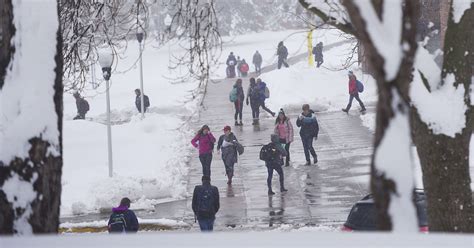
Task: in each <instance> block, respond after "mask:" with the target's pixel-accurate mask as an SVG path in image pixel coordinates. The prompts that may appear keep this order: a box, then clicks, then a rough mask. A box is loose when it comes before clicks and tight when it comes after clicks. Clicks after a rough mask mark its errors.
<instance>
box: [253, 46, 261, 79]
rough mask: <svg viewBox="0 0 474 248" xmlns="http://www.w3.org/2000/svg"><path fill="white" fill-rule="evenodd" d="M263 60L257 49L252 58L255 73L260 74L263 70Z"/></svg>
mask: <svg viewBox="0 0 474 248" xmlns="http://www.w3.org/2000/svg"><path fill="white" fill-rule="evenodd" d="M262 62H263V58H262V55H261V54H260V53H259V52H258V51H256V52H255V54H254V55H253V59H252V63H253V64H254V65H255V73H258V74H260V73H261V72H262Z"/></svg>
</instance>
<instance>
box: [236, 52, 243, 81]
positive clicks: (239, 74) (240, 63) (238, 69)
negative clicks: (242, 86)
mask: <svg viewBox="0 0 474 248" xmlns="http://www.w3.org/2000/svg"><path fill="white" fill-rule="evenodd" d="M241 65H242V60H241V59H240V56H237V75H238V77H242V71H240V66H241Z"/></svg>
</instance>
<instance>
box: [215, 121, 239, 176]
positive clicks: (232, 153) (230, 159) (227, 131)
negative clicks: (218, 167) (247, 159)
mask: <svg viewBox="0 0 474 248" xmlns="http://www.w3.org/2000/svg"><path fill="white" fill-rule="evenodd" d="M237 142H238V140H237V137H235V135H234V133H232V131H231V128H230V127H229V126H225V127H224V134H223V135H221V137H219V141H218V142H217V152H221V151H222V161H223V162H224V166H225V172H226V175H227V179H228V181H227V184H228V185H231V184H232V177H233V176H234V164H235V163H237V159H238V155H237V147H236V146H237Z"/></svg>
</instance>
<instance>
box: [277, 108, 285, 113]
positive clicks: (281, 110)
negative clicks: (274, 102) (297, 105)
mask: <svg viewBox="0 0 474 248" xmlns="http://www.w3.org/2000/svg"><path fill="white" fill-rule="evenodd" d="M278 114H284V115H286V114H285V111H284V110H283V109H282V108H281V109H280V112H278Z"/></svg>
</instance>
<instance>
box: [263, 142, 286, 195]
mask: <svg viewBox="0 0 474 248" xmlns="http://www.w3.org/2000/svg"><path fill="white" fill-rule="evenodd" d="M286 155H287V154H286V151H285V149H283V147H282V145H281V144H280V138H279V137H278V135H276V134H272V135H271V142H270V143H269V144H267V145H264V146H263V147H262V149H261V150H260V159H261V160H263V161H265V166H266V167H267V172H268V177H267V186H268V195H274V194H275V192H273V190H272V179H273V171H274V170H275V171H276V172H277V173H278V175H279V176H280V192H286V191H288V190H287V189H286V188H285V178H284V175H283V168H282V165H283V157H284V156H286Z"/></svg>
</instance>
